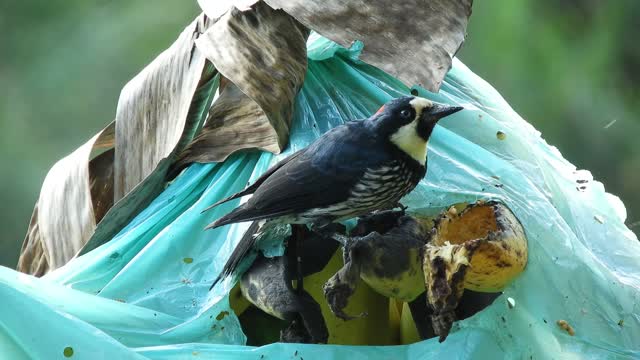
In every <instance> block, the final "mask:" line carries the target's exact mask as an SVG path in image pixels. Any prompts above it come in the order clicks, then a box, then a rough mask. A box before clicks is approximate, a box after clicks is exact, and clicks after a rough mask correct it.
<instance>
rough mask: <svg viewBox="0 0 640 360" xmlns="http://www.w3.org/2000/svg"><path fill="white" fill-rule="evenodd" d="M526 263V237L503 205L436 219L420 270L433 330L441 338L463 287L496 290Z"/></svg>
mask: <svg viewBox="0 0 640 360" xmlns="http://www.w3.org/2000/svg"><path fill="white" fill-rule="evenodd" d="M526 263H527V240H526V237H525V234H524V230H523V228H522V225H520V222H519V221H518V220H517V219H516V217H515V215H514V214H513V213H512V212H511V211H510V210H509V209H508V208H507V207H506V206H505V205H503V204H500V203H497V202H494V201H490V202H482V201H481V202H477V203H475V204H472V205H469V206H468V207H466V208H464V209H463V210H462V211H451V210H450V211H447V212H445V213H443V214H441V216H440V217H439V218H438V219H436V221H435V226H434V228H433V230H432V236H431V241H430V242H429V244H427V245H426V247H425V252H424V262H423V269H424V274H425V284H426V288H427V300H428V302H429V304H430V305H431V307H432V308H433V310H434V315H433V316H432V322H433V328H434V331H435V332H436V334H438V335H440V341H443V340H444V339H445V338H446V336H447V334H448V333H449V330H450V329H451V325H452V324H453V321H455V314H454V312H453V311H454V310H455V308H456V307H457V305H458V301H459V300H460V297H461V296H462V293H463V291H464V289H465V288H466V289H470V290H474V291H478V292H498V291H501V290H502V289H504V287H505V286H506V285H508V284H509V283H510V282H511V281H512V280H513V279H514V278H515V277H516V276H517V275H518V274H520V273H521V272H522V271H523V270H524V268H525V266H526Z"/></svg>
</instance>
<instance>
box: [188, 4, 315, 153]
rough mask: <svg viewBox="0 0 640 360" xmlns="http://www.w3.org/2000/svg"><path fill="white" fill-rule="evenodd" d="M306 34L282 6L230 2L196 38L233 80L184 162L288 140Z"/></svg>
mask: <svg viewBox="0 0 640 360" xmlns="http://www.w3.org/2000/svg"><path fill="white" fill-rule="evenodd" d="M308 35H309V32H308V31H307V29H305V28H304V26H302V25H301V24H300V23H298V22H297V21H296V20H295V19H294V18H292V17H291V16H289V15H287V14H286V13H285V12H284V11H281V10H273V9H271V8H270V7H269V6H268V5H266V4H265V3H262V2H259V3H257V4H255V5H254V6H253V7H252V8H251V9H249V10H247V11H240V10H238V9H236V8H232V9H231V10H229V11H228V12H227V13H226V14H224V16H222V17H221V18H220V19H219V20H218V21H217V22H216V23H215V24H214V25H212V26H211V28H210V29H209V30H207V31H206V32H205V34H204V35H203V36H202V37H201V38H200V39H198V40H197V41H196V45H197V46H198V49H199V50H201V51H202V52H203V53H204V54H205V56H206V57H207V58H208V59H209V60H210V61H211V62H212V63H213V64H214V66H215V67H216V69H218V71H219V72H220V73H221V74H222V75H223V76H224V77H225V78H227V79H229V80H230V81H231V82H232V83H233V84H235V86H230V87H228V88H226V89H225V91H224V92H223V93H222V94H221V97H220V99H218V101H216V103H215V104H214V105H213V107H212V109H211V112H210V117H209V120H207V124H206V125H205V128H204V131H203V133H202V134H201V135H200V136H199V137H198V138H197V139H196V141H194V143H193V144H191V146H190V148H189V149H188V151H187V152H186V153H185V154H183V156H182V159H181V162H182V163H188V162H190V161H200V162H212V161H222V160H224V159H226V157H227V156H228V155H229V154H231V153H232V152H234V151H236V150H238V149H244V148H249V147H253V148H260V149H264V150H267V151H271V152H275V153H279V152H280V151H281V150H282V149H283V148H284V147H285V146H286V144H287V141H288V138H289V126H290V124H291V116H292V113H293V105H294V99H295V96H296V95H297V93H298V91H299V90H300V88H301V86H302V83H303V82H304V76H305V73H306V70H307V51H306V39H307V36H308Z"/></svg>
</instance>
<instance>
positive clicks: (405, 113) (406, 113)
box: [400, 109, 411, 119]
mask: <svg viewBox="0 0 640 360" xmlns="http://www.w3.org/2000/svg"><path fill="white" fill-rule="evenodd" d="M400 116H402V117H403V118H404V119H408V118H409V117H410V116H411V111H409V110H407V109H405V110H402V111H400Z"/></svg>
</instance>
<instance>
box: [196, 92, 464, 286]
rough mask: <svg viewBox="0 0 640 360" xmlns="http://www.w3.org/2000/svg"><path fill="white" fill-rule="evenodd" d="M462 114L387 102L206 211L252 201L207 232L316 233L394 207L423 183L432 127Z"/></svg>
mask: <svg viewBox="0 0 640 360" xmlns="http://www.w3.org/2000/svg"><path fill="white" fill-rule="evenodd" d="M462 109H463V108H462V107H458V106H448V105H443V104H438V103H434V102H432V101H430V100H428V99H425V98H421V97H412V96H406V97H401V98H397V99H394V100H391V101H389V102H388V103H386V104H385V105H384V106H383V107H382V108H380V110H378V112H376V113H375V114H374V115H373V116H371V117H370V118H368V119H365V120H356V121H350V122H347V123H345V124H344V125H340V126H337V127H335V128H333V129H331V130H330V131H328V132H326V133H325V134H324V135H322V136H321V137H319V138H318V139H317V140H316V141H314V142H313V143H312V144H310V145H309V146H308V147H306V148H304V149H302V150H299V151H297V152H295V153H293V154H291V155H290V156H288V157H287V158H285V159H283V160H282V161H280V162H279V163H277V164H276V165H274V166H273V167H271V168H270V169H269V170H268V171H267V172H266V173H265V174H264V175H262V176H261V177H260V178H258V179H257V180H256V181H255V183H253V184H252V185H250V186H249V187H247V188H246V189H245V190H243V191H241V192H239V193H237V194H234V195H232V196H230V197H228V198H226V199H223V200H221V201H219V202H217V203H216V204H214V205H212V206H211V207H209V208H212V207H214V206H216V205H219V204H221V203H224V202H226V201H229V200H232V199H236V198H239V197H242V196H245V195H249V194H253V196H252V197H251V198H250V199H249V200H248V201H247V202H246V203H244V204H242V205H240V206H238V207H237V208H236V209H234V210H233V211H231V212H230V213H229V214H227V215H225V216H223V217H221V218H220V219H218V220H216V221H215V222H213V223H212V224H210V225H209V226H207V229H213V228H217V227H220V226H223V225H227V224H232V223H238V222H244V221H257V222H256V223H255V224H256V225H255V226H262V225H264V223H266V222H278V223H284V224H308V225H310V226H311V227H312V228H322V227H324V226H326V225H328V224H330V223H332V222H337V221H342V220H346V219H350V218H353V217H356V216H361V215H365V214H368V213H370V212H372V211H375V210H380V209H387V208H391V207H394V206H396V205H397V204H398V201H399V200H400V199H401V198H402V197H403V196H404V195H406V194H407V193H409V192H410V191H411V190H413V189H414V188H415V187H416V185H417V184H418V183H419V182H420V180H421V179H422V178H423V177H424V176H425V174H426V171H427V164H426V161H427V143H428V141H429V137H430V136H431V132H432V131H433V128H434V127H435V125H436V123H437V122H438V120H440V119H442V118H443V117H445V116H448V115H451V114H453V113H455V112H458V111H460V110H462ZM253 230H254V231H253V232H251V233H255V230H256V229H253ZM254 243H255V237H254V236H244V237H243V238H242V240H241V241H240V243H239V244H238V245H237V246H236V248H235V249H234V251H233V253H232V254H231V257H230V258H229V260H228V261H227V263H226V264H225V266H224V268H223V270H222V273H221V274H220V276H219V277H218V279H217V280H216V282H217V281H218V280H219V279H221V278H224V277H226V276H228V275H230V274H231V273H232V272H233V271H234V270H235V268H236V267H237V266H238V264H239V263H240V261H241V260H242V258H243V257H244V256H245V255H246V254H247V252H248V251H249V250H250V249H251V248H252V247H253V245H254ZM214 284H215V283H214Z"/></svg>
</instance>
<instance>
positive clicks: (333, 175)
mask: <svg viewBox="0 0 640 360" xmlns="http://www.w3.org/2000/svg"><path fill="white" fill-rule="evenodd" d="M390 156H391V155H390V154H388V152H386V151H384V149H383V148H382V147H381V142H380V140H379V139H378V138H377V137H375V136H374V134H373V132H372V131H370V130H369V129H368V128H367V127H366V125H365V124H364V122H362V121H358V122H350V123H347V124H345V125H341V126H338V127H336V128H334V129H332V130H331V131H329V132H327V133H326V134H325V135H323V136H322V137H320V138H319V139H318V140H316V142H314V143H313V144H311V145H310V146H309V147H307V148H305V149H303V150H302V151H301V152H300V153H299V154H298V155H297V156H296V157H295V158H294V159H291V160H290V161H288V162H287V163H286V164H283V165H282V166H281V167H280V168H278V169H276V170H275V171H273V172H272V173H271V174H270V175H269V176H267V177H266V179H264V180H263V182H262V183H261V184H260V185H259V186H258V187H257V189H255V191H254V195H253V196H252V197H251V199H249V201H247V202H246V203H245V204H243V205H242V206H240V207H238V208H236V209H235V210H234V211H232V212H231V213H229V214H227V215H225V216H223V217H222V218H220V219H218V220H217V221H215V222H214V223H212V224H211V225H210V226H208V228H215V227H218V226H222V225H226V224H231V223H236V222H243V221H252V220H261V219H269V218H274V217H279V216H284V215H291V214H297V213H301V212H304V211H306V210H309V209H313V208H318V207H325V206H329V205H332V204H337V203H340V202H342V201H344V200H346V199H347V198H348V197H349V194H350V191H351V189H352V188H353V186H354V185H355V184H356V183H357V182H358V181H359V180H360V179H361V178H362V175H363V174H364V172H365V171H366V169H367V168H371V167H376V166H379V165H381V164H382V163H384V162H385V161H387V160H389V158H390Z"/></svg>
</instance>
